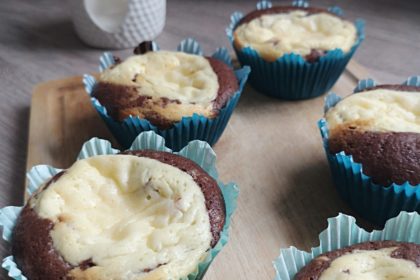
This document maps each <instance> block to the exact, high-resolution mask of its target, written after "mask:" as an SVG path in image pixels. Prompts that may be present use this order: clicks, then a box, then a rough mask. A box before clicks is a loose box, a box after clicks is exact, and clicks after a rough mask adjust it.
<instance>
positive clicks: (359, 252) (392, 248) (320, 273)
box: [294, 241, 420, 280]
mask: <svg viewBox="0 0 420 280" xmlns="http://www.w3.org/2000/svg"><path fill="white" fill-rule="evenodd" d="M336 279H347V280H398V279H410V280H419V279H420V245H418V244H414V243H407V242H396V241H373V242H365V243H359V244H355V245H352V246H349V247H345V248H342V249H339V250H335V251H331V252H328V253H325V254H322V255H319V256H318V257H316V258H315V259H313V260H312V261H311V262H310V263H309V264H308V265H306V266H305V267H304V268H303V269H301V270H300V271H299V273H298V274H297V275H296V276H295V278H294V280H336Z"/></svg>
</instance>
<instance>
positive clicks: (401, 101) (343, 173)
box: [320, 85, 420, 224]
mask: <svg viewBox="0 0 420 280" xmlns="http://www.w3.org/2000/svg"><path fill="white" fill-rule="evenodd" d="M327 103H328V99H327ZM419 106H420V87H417V86H413V85H379V86H370V87H366V88H363V89H362V90H361V91H360V92H358V93H357V94H352V95H350V96H348V97H346V98H344V99H342V100H340V101H338V103H336V104H334V105H333V106H330V107H329V108H328V110H327V112H326V114H325V120H321V122H320V128H321V131H322V133H323V138H324V147H325V151H326V153H327V158H328V160H329V163H330V167H331V172H332V174H333V179H334V183H335V185H336V186H337V188H338V189H339V191H340V194H341V195H342V197H343V198H344V199H345V200H346V201H348V202H349V203H350V205H351V206H352V207H353V208H354V209H355V210H356V211H357V212H358V213H359V214H360V215H361V216H363V217H365V218H367V219H368V220H371V221H372V222H374V223H377V224H383V223H384V222H385V220H387V219H388V218H390V217H394V216H396V215H397V214H398V213H399V211H401V210H406V211H418V210H420V199H419V198H418V197H420V196H418V195H417V196H416V193H418V192H419V194H420V191H419V188H418V185H419V184H420V121H419V120H420V111H419V109H418V108H419Z"/></svg>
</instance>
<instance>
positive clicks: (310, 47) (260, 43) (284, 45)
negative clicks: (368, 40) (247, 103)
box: [234, 6, 357, 62]
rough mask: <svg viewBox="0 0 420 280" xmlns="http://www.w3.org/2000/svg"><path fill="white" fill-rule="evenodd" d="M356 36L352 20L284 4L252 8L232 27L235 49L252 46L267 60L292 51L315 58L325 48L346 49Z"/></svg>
mask: <svg viewBox="0 0 420 280" xmlns="http://www.w3.org/2000/svg"><path fill="white" fill-rule="evenodd" d="M356 38H357V30H356V27H355V26H354V24H353V23H351V22H350V21H347V20H344V19H342V18H340V17H338V16H336V15H334V14H332V13H330V12H328V11H327V10H325V9H319V8H302V7H288V6H284V7H280V6H278V7H272V8H268V9H263V10H256V11H253V12H251V13H249V14H247V15H246V16H245V17H244V18H243V19H242V20H241V21H240V22H239V23H238V25H237V26H236V28H235V31H234V45H235V47H236V48H237V49H242V48H245V47H252V48H253V49H254V50H256V51H257V52H258V53H259V54H260V56H261V57H262V58H264V59H265V60H267V61H275V60H276V59H277V58H279V57H281V56H283V55H284V54H289V53H295V54H299V55H301V56H303V57H304V58H305V59H306V60H307V61H308V62H315V61H317V60H318V59H319V57H320V56H323V55H324V54H325V53H326V52H327V51H329V50H333V49H337V48H339V49H342V50H343V51H344V52H348V51H349V50H350V49H351V47H352V46H353V45H354V43H355V41H356Z"/></svg>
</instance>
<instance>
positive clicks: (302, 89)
mask: <svg viewBox="0 0 420 280" xmlns="http://www.w3.org/2000/svg"><path fill="white" fill-rule="evenodd" d="M293 5H294V6H298V7H307V6H308V1H302V0H301V1H294V2H293ZM270 7H272V4H271V2H270V1H261V2H258V4H257V9H258V10H262V9H267V8H270ZM329 11H330V12H332V13H335V14H337V15H342V13H343V12H342V10H341V9H340V8H338V7H331V8H329ZM243 16H244V15H243V14H242V13H240V12H234V13H233V14H232V15H231V22H230V25H229V27H227V28H226V35H227V37H228V38H229V40H230V42H231V43H232V47H233V49H234V50H235V53H236V56H237V57H238V60H239V62H240V63H241V65H249V66H250V67H251V69H252V73H251V74H250V76H249V83H250V84H251V85H252V86H253V87H254V88H255V89H256V90H258V91H259V92H261V93H264V94H266V95H269V96H272V97H276V98H280V99H288V100H301V99H308V98H313V97H316V96H319V95H321V94H324V93H325V92H327V91H328V90H329V89H330V88H331V87H332V86H333V85H334V84H335V82H336V81H337V80H338V78H339V77H340V75H341V73H343V71H344V69H345V68H346V65H347V63H348V62H349V61H350V59H351V58H352V56H353V54H354V53H355V52H356V50H357V48H358V47H359V45H360V43H361V42H362V41H363V40H364V38H365V35H364V26H365V23H364V21H363V20H360V19H358V20H356V22H355V26H356V28H357V35H358V38H357V40H356V42H355V43H354V45H353V47H352V48H351V50H350V51H349V52H347V53H344V52H343V51H342V50H341V49H334V50H331V51H328V52H327V53H326V55H324V56H322V57H320V59H319V60H318V61H317V62H314V63H309V62H306V60H305V59H304V58H303V57H302V56H301V55H298V54H294V53H290V54H285V55H283V56H281V57H279V58H278V59H277V60H276V61H274V62H270V61H266V60H264V59H263V58H262V57H261V56H260V55H259V54H258V52H257V51H255V50H254V49H253V48H251V47H246V48H243V49H237V48H236V47H235V45H234V42H233V41H234V36H233V34H234V30H235V28H236V26H237V24H238V23H239V21H240V20H241V19H242V18H243Z"/></svg>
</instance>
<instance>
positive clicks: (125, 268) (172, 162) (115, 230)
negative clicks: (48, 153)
mask: <svg viewBox="0 0 420 280" xmlns="http://www.w3.org/2000/svg"><path fill="white" fill-rule="evenodd" d="M224 223H225V204H224V200H223V197H222V194H221V190H220V188H219V187H218V185H217V182H216V181H215V180H214V179H213V178H212V177H211V176H209V175H208V174H207V173H206V172H205V171H204V170H203V169H201V167H199V166H198V165H197V164H195V163H194V162H192V161H191V160H189V159H186V158H184V157H181V156H177V155H174V154H170V153H166V152H157V151H147V150H146V151H130V152H126V153H124V154H119V155H102V156H95V157H91V158H87V159H83V160H79V161H77V162H76V163H74V164H73V166H71V167H70V168H69V169H67V170H64V171H62V172H60V173H58V174H57V175H56V176H54V177H53V178H52V179H51V180H50V181H49V182H47V183H46V184H44V185H43V186H41V188H40V189H39V190H38V192H37V193H35V194H34V195H33V196H32V197H31V198H30V199H29V201H28V202H27V204H26V205H25V206H24V208H23V210H22V212H21V214H20V216H19V218H18V221H17V224H16V227H15V228H14V231H13V238H12V251H13V255H14V259H15V261H16V263H17V264H18V266H19V268H20V269H21V270H22V272H23V274H24V275H25V276H26V277H27V278H28V279H29V280H38V279H42V280H49V279H51V280H57V279H76V280H77V279H92V280H93V279H104V280H105V279H114V280H123V279H130V280H134V279H174V280H175V279H180V278H182V277H187V276H188V275H189V274H190V273H192V272H194V271H195V270H196V268H197V266H198V264H199V263H200V262H201V261H202V260H203V259H204V258H206V256H207V254H208V253H209V250H210V249H211V248H213V247H214V246H215V245H216V244H217V242H218V241H219V238H220V234H221V231H222V229H223V226H224Z"/></svg>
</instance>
